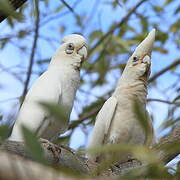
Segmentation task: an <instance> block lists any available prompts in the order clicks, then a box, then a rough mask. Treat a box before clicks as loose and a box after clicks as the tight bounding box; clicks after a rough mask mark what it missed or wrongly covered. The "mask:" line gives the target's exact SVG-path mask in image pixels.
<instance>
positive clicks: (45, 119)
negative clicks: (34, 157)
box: [9, 34, 87, 141]
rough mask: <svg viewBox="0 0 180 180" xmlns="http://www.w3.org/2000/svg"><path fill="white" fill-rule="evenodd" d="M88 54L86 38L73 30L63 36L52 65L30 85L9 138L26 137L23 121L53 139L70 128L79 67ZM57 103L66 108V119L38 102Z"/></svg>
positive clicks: (37, 133) (41, 135)
mask: <svg viewBox="0 0 180 180" xmlns="http://www.w3.org/2000/svg"><path fill="white" fill-rule="evenodd" d="M86 57H87V46H86V40H85V38H84V37H83V36H81V35H78V34H71V35H68V36H66V37H64V39H63V40H62V44H61V46H60V47H59V48H58V50H57V51H56V53H55V55H54V56H53V58H52V59H51V61H50V65H49V67H48V69H47V71H45V72H44V73H43V74H42V75H41V76H40V77H39V78H38V79H37V80H36V81H35V83H34V84H33V85H32V87H31V88H30V90H29V91H28V93H27V95H26V97H25V100H24V102H23V104H22V106H21V108H20V111H19V114H18V117H17V120H16V122H15V124H14V127H13V130H12V134H11V136H10V138H9V139H10V140H15V141H23V134H22V125H23V126H25V127H27V128H29V129H30V130H31V131H32V132H34V133H36V135H37V136H38V137H40V138H44V139H47V140H51V139H52V138H54V137H56V136H58V135H59V134H62V133H63V132H65V130H67V127H68V122H69V116H70V113H71V110H72V106H73V102H74V99H75V94H76V91H77V88H78V87H79V83H80V68H81V65H82V62H83V61H84V59H85V58H86ZM40 102H45V103H54V104H59V106H60V107H61V108H62V109H63V110H64V111H66V115H67V117H66V120H65V121H64V120H63V121H58V120H55V119H54V118H53V117H51V116H49V112H47V110H45V109H44V108H43V107H42V106H41V105H40V104H39V103H40Z"/></svg>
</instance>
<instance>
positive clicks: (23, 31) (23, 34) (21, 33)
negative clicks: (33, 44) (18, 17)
mask: <svg viewBox="0 0 180 180" xmlns="http://www.w3.org/2000/svg"><path fill="white" fill-rule="evenodd" d="M27 34H28V32H27V31H26V30H21V31H19V32H18V37H19V38H23V37H25V36H26V35H27Z"/></svg>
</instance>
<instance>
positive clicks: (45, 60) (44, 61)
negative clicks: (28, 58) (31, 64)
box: [36, 58, 50, 64]
mask: <svg viewBox="0 0 180 180" xmlns="http://www.w3.org/2000/svg"><path fill="white" fill-rule="evenodd" d="M49 62H50V58H47V59H43V60H37V61H36V63H37V64H45V63H49Z"/></svg>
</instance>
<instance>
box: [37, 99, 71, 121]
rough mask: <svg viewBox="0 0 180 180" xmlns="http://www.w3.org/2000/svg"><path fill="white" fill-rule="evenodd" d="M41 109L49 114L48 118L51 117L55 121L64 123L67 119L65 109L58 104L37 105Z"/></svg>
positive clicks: (41, 103)
mask: <svg viewBox="0 0 180 180" xmlns="http://www.w3.org/2000/svg"><path fill="white" fill-rule="evenodd" d="M39 104H40V105H41V106H42V107H43V108H45V109H46V110H47V111H48V112H49V116H53V117H54V118H55V120H57V121H59V122H61V123H65V122H66V121H67V118H68V113H67V111H66V109H65V108H63V107H62V106H60V105H58V104H54V103H46V102H40V103H39Z"/></svg>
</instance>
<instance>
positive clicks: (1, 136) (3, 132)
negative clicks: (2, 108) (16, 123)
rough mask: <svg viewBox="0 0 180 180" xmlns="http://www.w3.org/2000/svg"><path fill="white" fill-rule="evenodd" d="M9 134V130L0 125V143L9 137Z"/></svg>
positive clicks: (5, 126)
mask: <svg viewBox="0 0 180 180" xmlns="http://www.w3.org/2000/svg"><path fill="white" fill-rule="evenodd" d="M1 117H2V116H1ZM10 132H11V128H9V127H8V126H7V125H1V126H0V141H3V140H5V139H7V138H8V137H9V135H10Z"/></svg>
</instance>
